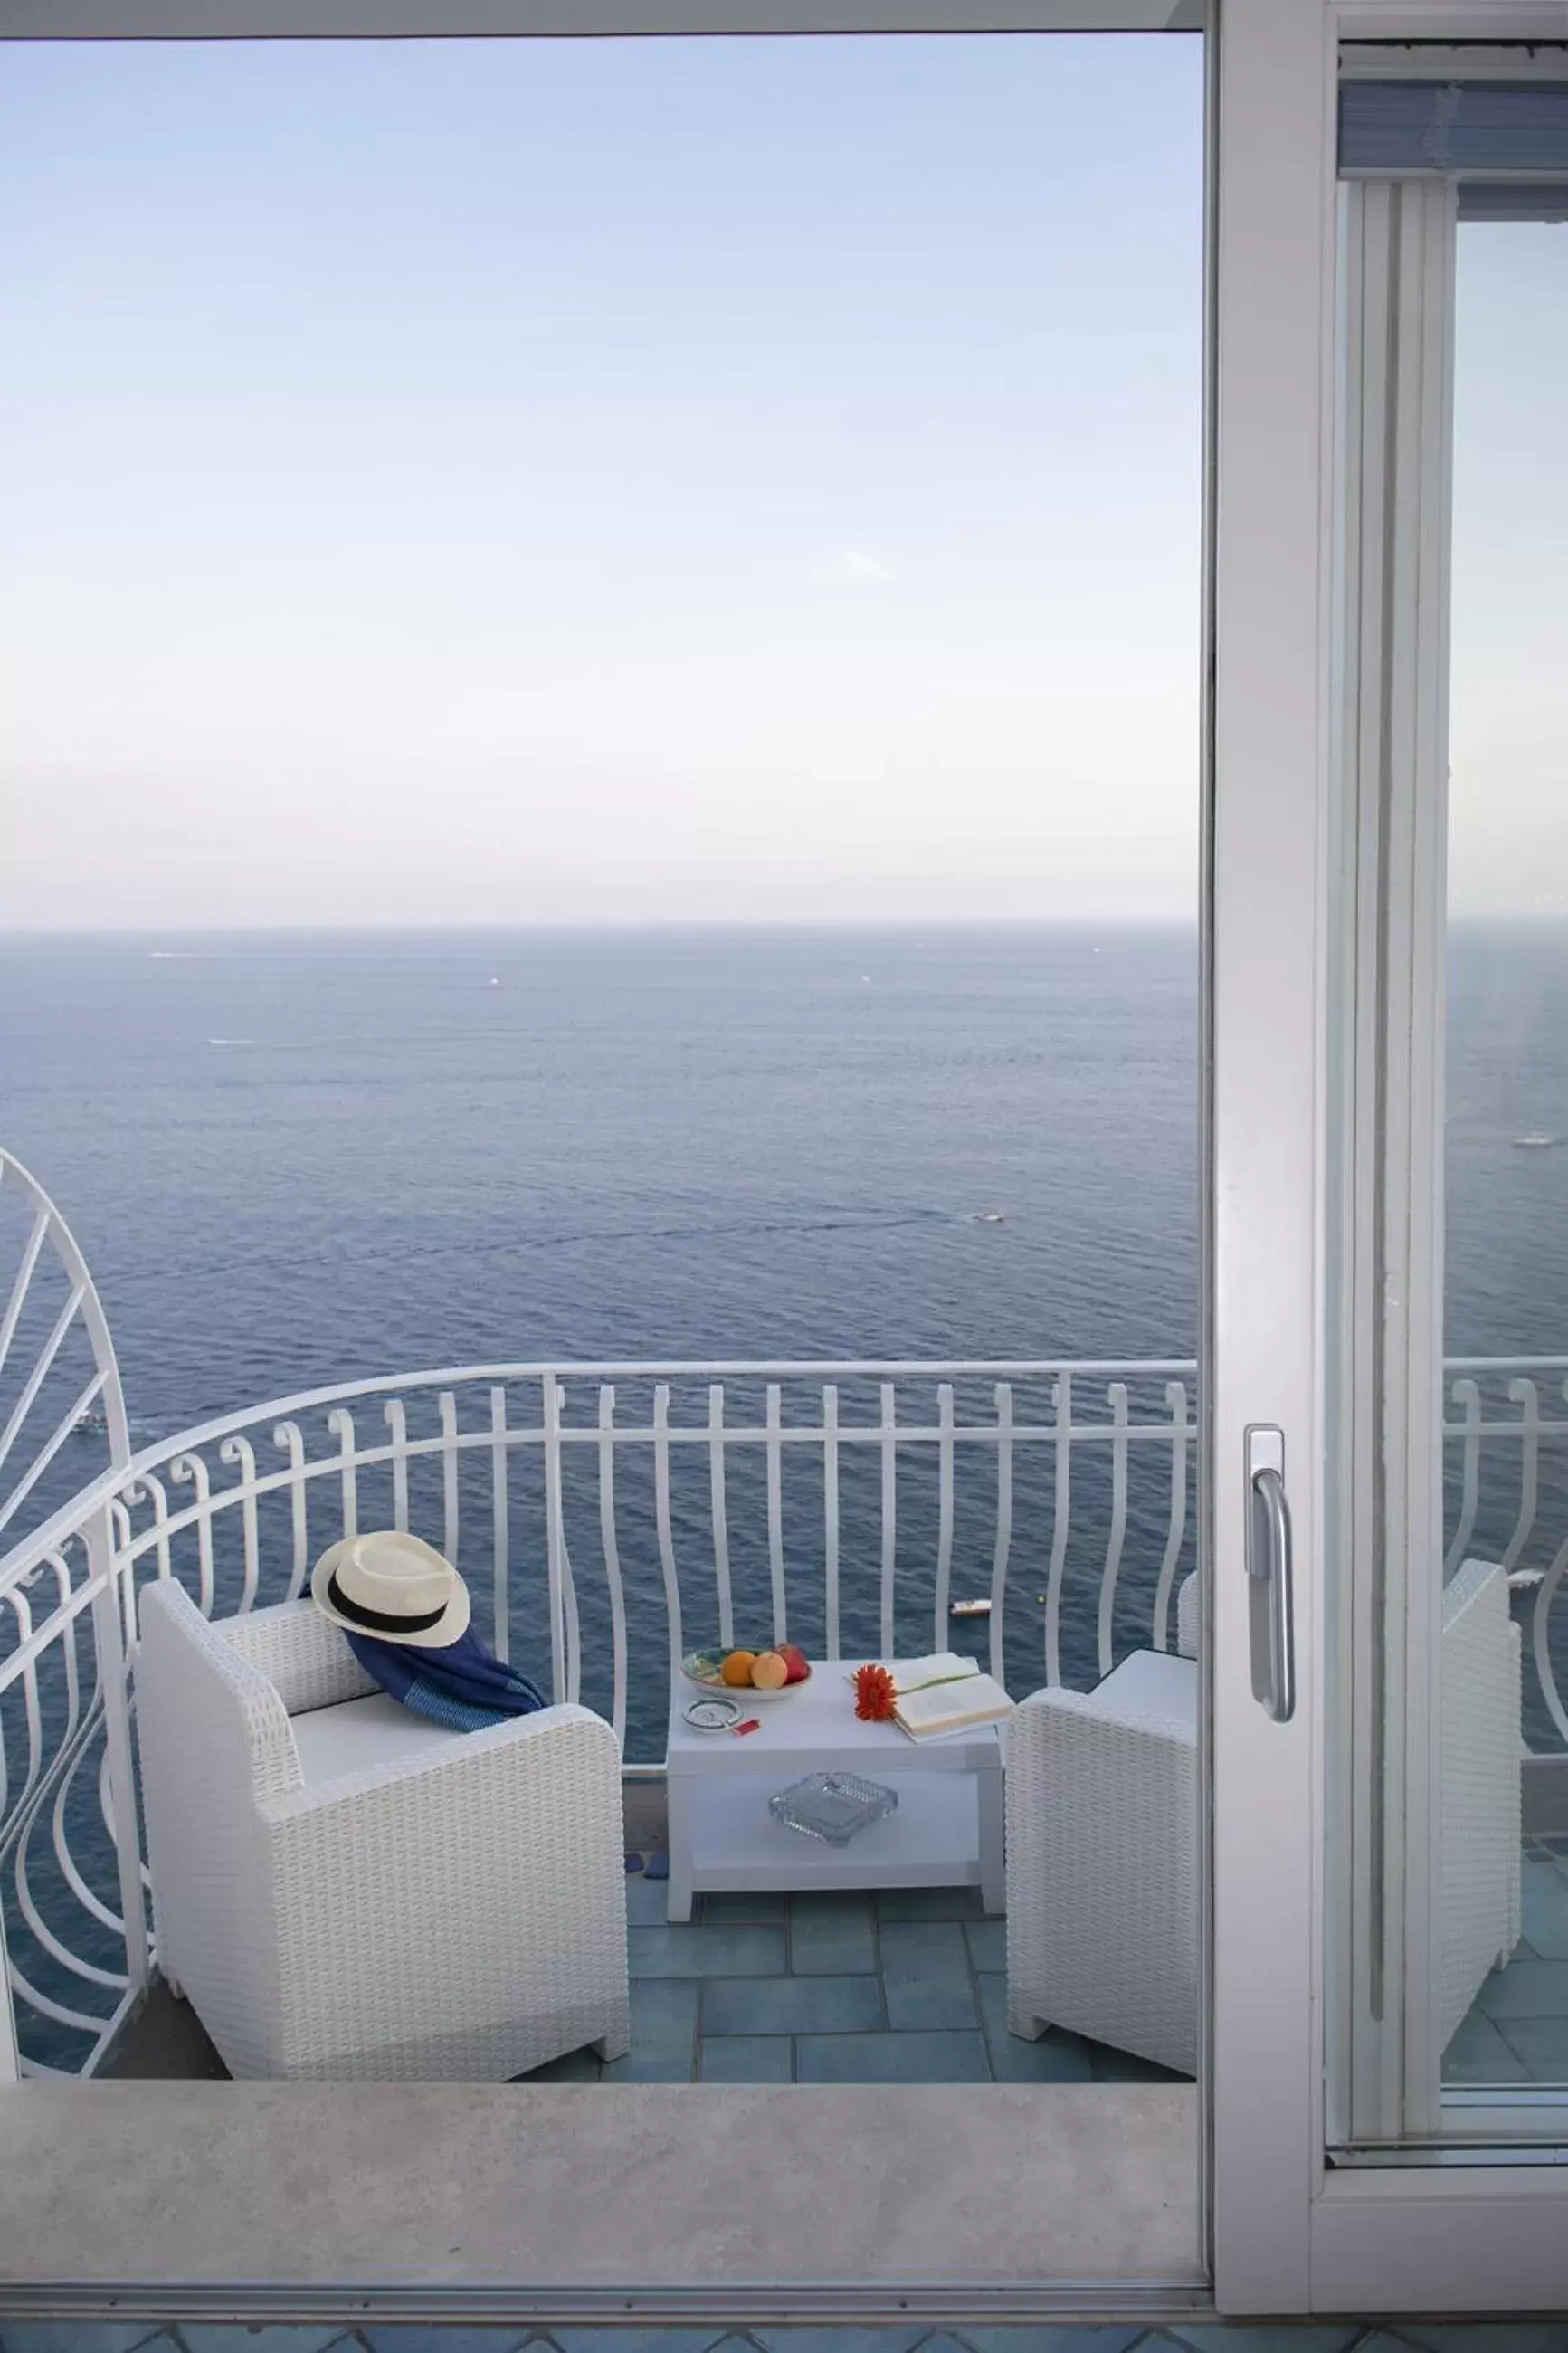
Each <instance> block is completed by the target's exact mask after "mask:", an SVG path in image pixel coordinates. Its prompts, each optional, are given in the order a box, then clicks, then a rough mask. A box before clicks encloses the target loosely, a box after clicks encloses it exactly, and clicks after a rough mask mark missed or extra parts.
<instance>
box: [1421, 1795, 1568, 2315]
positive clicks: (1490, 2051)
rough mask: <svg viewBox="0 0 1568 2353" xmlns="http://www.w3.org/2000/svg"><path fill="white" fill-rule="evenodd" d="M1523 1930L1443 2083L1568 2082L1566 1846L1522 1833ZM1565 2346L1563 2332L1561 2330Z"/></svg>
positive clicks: (1453, 2045) (1459, 2042)
mask: <svg viewBox="0 0 1568 2353" xmlns="http://www.w3.org/2000/svg"><path fill="white" fill-rule="evenodd" d="M1521 1894H1522V1895H1523V1903H1524V1935H1523V1937H1522V1939H1521V1943H1520V1945H1519V1947H1518V1948H1517V1950H1516V1951H1515V1953H1514V1956H1513V1958H1512V1959H1511V1960H1510V1963H1509V1965H1508V1967H1507V1968H1505V1969H1499V1970H1498V1971H1497V1973H1496V1974H1495V1976H1492V1977H1489V1978H1488V1979H1487V1981H1486V1983H1485V1985H1483V1986H1482V1988H1481V1990H1480V1992H1479V1995H1478V1996H1477V1999H1476V2001H1475V2003H1474V2005H1473V2007H1472V2008H1471V2010H1470V2014H1469V2016H1468V2018H1467V2019H1466V2020H1465V2021H1464V2023H1463V2024H1462V2025H1461V2027H1460V2028H1459V2031H1458V2033H1457V2034H1456V2035H1455V2037H1454V2039H1453V2041H1452V2042H1450V2043H1449V2045H1448V2048H1447V2051H1446V2052H1445V2053H1444V2056H1443V2081H1444V2082H1445V2083H1446V2084H1468V2085H1474V2084H1526V2083H1531V2084H1568V1852H1564V1851H1563V1843H1562V1841H1560V1840H1557V1839H1550V1840H1549V1839H1542V1838H1527V1839H1526V1841H1525V1842H1524V1861H1523V1866H1522V1875H1521ZM1563 2348H1564V2353H1568V2331H1564V2333H1563Z"/></svg>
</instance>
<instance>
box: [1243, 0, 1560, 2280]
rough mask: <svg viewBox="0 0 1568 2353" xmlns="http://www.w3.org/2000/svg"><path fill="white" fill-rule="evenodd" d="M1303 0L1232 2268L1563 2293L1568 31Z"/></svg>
mask: <svg viewBox="0 0 1568 2353" xmlns="http://www.w3.org/2000/svg"><path fill="white" fill-rule="evenodd" d="M1272 13H1274V12H1270V11H1268V10H1267V9H1266V8H1262V7H1257V6H1254V5H1250V0H1234V5H1232V6H1231V7H1230V8H1229V9H1228V10H1227V13H1226V31H1225V34H1224V36H1223V37H1222V46H1221V58H1222V65H1221V71H1222V84H1221V103H1220V118H1219V120H1220V138H1219V194H1218V207H1219V238H1218V274H1217V285H1218V321H1217V326H1218V334H1217V351H1218V367H1217V390H1218V402H1217V430H1218V462H1217V468H1216V473H1215V494H1216V533H1215V547H1216V581H1217V586H1216V596H1217V624H1216V668H1215V902H1214V964H1215V1033H1214V1034H1215V1255H1214V1266H1215V1294H1214V1295H1215V1390H1214V1396H1215V1418H1214V1442H1215V1460H1214V1514H1215V1588H1214V1609H1213V1616H1214V1620H1215V1647H1214V1674H1215V1684H1214V1722H1215V1757H1214V1806H1215V1915H1214V1916H1215V1968H1214V2005H1215V2006H1214V2054H1215V2058H1214V2080H1215V2237H1216V2276H1217V2284H1218V2293H1219V2296H1220V2301H1221V2304H1222V2306H1224V2307H1225V2308H1226V2309H1231V2310H1240V2309H1251V2310H1263V2309H1286V2308H1290V2309H1312V2310H1318V2311H1325V2312H1328V2311H1344V2310H1355V2309H1363V2310H1364V2309H1374V2310H1375V2309H1383V2310H1395V2311H1397V2310H1405V2311H1414V2310H1423V2309H1425V2310H1433V2309H1467V2308H1468V2309H1473V2310H1491V2311H1501V2310H1507V2309H1510V2308H1516V2309H1527V2308H1531V2307H1535V2308H1540V2307H1541V2306H1550V2305H1552V2304H1554V2303H1560V2302H1561V2301H1562V2298H1563V2291H1564V2287H1565V2284H1568V2255H1565V2254H1564V2253H1563V2250H1564V2248H1565V2247H1568V2168H1565V2167H1564V2166H1563V2163H1562V2162H1561V2159H1562V2158H1563V2154H1564V2152H1568V1706H1565V1704H1564V1698H1563V1694H1564V1689H1565V1688H1568V1593H1564V1592H1563V1583H1564V1574H1565V1567H1568V1262H1565V1261H1563V1259H1562V1256H1561V1232H1562V1230H1563V1229H1568V1194H1564V1192H1563V1186H1564V1184H1568V816H1565V815H1564V809H1565V807H1568V804H1565V802H1564V797H1563V787H1564V785H1565V784H1568V694H1565V691H1564V688H1563V669H1562V660H1561V648H1562V646H1563V644H1564V643H1568V580H1565V575H1564V573H1563V561H1562V551H1563V547H1564V545H1568V467H1565V464H1564V459H1563V437H1562V431H1561V419H1562V417H1563V415H1564V414H1568V52H1564V51H1563V49H1562V48H1559V49H1557V50H1556V51H1555V52H1553V51H1552V50H1550V49H1547V50H1542V49H1541V48H1540V47H1533V48H1531V49H1526V48H1524V47H1520V48H1518V49H1517V50H1510V49H1508V48H1507V47H1495V48H1489V49H1488V50H1487V51H1486V52H1485V53H1484V54H1483V55H1482V56H1480V57H1479V59H1478V58H1477V56H1476V55H1475V53H1473V52H1470V51H1467V50H1465V49H1463V48H1457V49H1454V50H1452V51H1449V52H1433V51H1425V52H1421V51H1412V50H1411V49H1410V48H1409V47H1394V45H1393V42H1392V39H1391V40H1390V42H1389V46H1388V47H1380V46H1379V45H1378V42H1377V39H1376V36H1378V35H1379V34H1384V35H1387V36H1390V37H1392V36H1394V35H1395V34H1397V35H1399V36H1402V37H1405V36H1410V35H1418V34H1421V33H1425V34H1426V35H1427V36H1428V37H1430V38H1436V37H1443V36H1452V37H1464V36H1465V35H1467V34H1468V35H1470V36H1471V37H1475V36H1476V35H1479V34H1480V33H1482V32H1486V33H1493V32H1495V33H1496V34H1497V35H1498V36H1500V37H1507V36H1508V35H1509V34H1510V33H1523V32H1526V31H1528V30H1529V29H1531V27H1530V26H1529V25H1528V24H1527V23H1526V22H1525V16H1528V12H1524V15H1523V16H1521V15H1520V14H1519V13H1518V12H1510V11H1508V10H1506V9H1503V8H1500V7H1490V8H1480V9H1479V10H1475V11H1472V12H1470V14H1469V15H1468V16H1466V17H1465V19H1464V21H1463V22H1461V21H1460V16H1461V13H1462V12H1459V11H1457V10H1453V9H1447V10H1444V9H1441V8H1436V9H1433V10H1431V11H1430V12H1428V16H1429V21H1427V20H1426V19H1424V18H1423V12H1421V11H1420V10H1418V9H1416V8H1412V7H1401V6H1385V7H1383V8H1369V9H1357V10H1354V11H1349V10H1341V9H1336V8H1333V7H1323V8H1320V7H1317V6H1311V7H1306V8H1302V9H1300V10H1299V11H1295V12H1292V13H1293V15H1294V16H1295V18H1296V32H1295V35H1294V36H1293V37H1294V38H1295V40H1296V41H1297V44H1298V47H1297V49H1296V53H1295V55H1294V56H1293V57H1291V56H1289V55H1287V53H1286V51H1287V44H1286V42H1285V40H1284V39H1283V37H1281V36H1280V33H1279V26H1278V25H1277V24H1275V25H1270V24H1268V22H1266V20H1267V19H1268V17H1269V16H1270V15H1271V14H1272ZM1418 20H1421V21H1418ZM1558 29H1559V30H1560V29H1561V26H1560V25H1559V27H1558ZM1270 116H1272V117H1273V119H1274V120H1275V122H1276V130H1277V135H1276V137H1275V139H1274V140H1273V141H1272V142H1268V144H1267V145H1266V144H1265V143H1264V142H1263V141H1262V138H1261V136H1260V134H1261V131H1262V127H1263V125H1264V123H1265V121H1268V119H1269V118H1270ZM1554 649H1556V650H1555V651H1554ZM1260 1425H1261V1427H1260Z"/></svg>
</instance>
